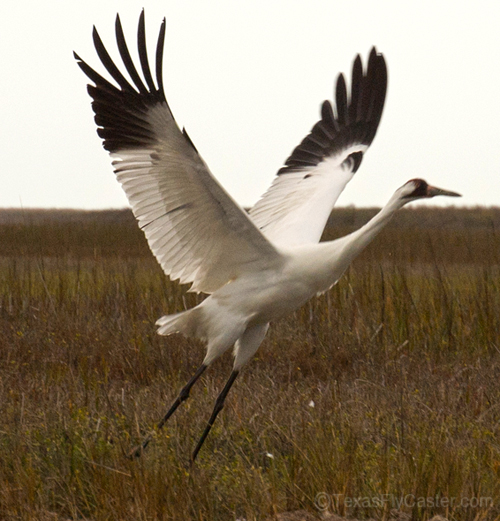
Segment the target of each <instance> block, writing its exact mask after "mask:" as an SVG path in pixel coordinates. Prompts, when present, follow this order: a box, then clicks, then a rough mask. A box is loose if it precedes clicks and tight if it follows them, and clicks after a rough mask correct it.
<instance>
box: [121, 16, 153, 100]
mask: <svg viewBox="0 0 500 521" xmlns="http://www.w3.org/2000/svg"><path fill="white" fill-rule="evenodd" d="M115 33H116V41H117V43H118V50H119V51H120V56H121V58H122V60H123V63H124V65H125V68H126V69H127V72H128V73H129V75H130V77H131V78H132V81H133V82H134V84H135V86H136V87H137V88H138V89H139V92H140V93H141V94H147V93H148V89H146V86H145V85H144V83H143V81H142V80H141V77H140V76H139V73H138V72H137V69H136V68H135V65H134V62H133V61H132V58H131V56H130V52H129V50H128V47H127V42H126V40H125V35H124V34H123V28H122V24H121V21H120V16H119V15H116V22H115Z"/></svg>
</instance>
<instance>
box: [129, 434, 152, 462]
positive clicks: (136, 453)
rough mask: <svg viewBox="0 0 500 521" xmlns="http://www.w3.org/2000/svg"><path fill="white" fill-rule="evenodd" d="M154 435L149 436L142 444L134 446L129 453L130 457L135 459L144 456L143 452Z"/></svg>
mask: <svg viewBox="0 0 500 521" xmlns="http://www.w3.org/2000/svg"><path fill="white" fill-rule="evenodd" d="M151 438H152V436H151V435H150V436H148V437H147V438H146V439H145V440H144V441H143V442H142V443H141V444H139V445H137V446H136V447H134V448H133V449H132V450H131V451H130V452H129V453H128V454H127V458H128V459H132V460H133V459H135V458H139V457H140V456H142V453H143V452H144V451H145V450H146V447H147V446H148V444H149V442H150V441H151Z"/></svg>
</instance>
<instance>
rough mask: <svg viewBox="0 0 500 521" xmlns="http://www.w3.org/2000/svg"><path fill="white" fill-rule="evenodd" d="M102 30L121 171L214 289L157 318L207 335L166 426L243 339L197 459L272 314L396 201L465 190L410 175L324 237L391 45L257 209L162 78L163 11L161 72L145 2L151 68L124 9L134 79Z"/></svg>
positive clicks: (374, 106)
mask: <svg viewBox="0 0 500 521" xmlns="http://www.w3.org/2000/svg"><path fill="white" fill-rule="evenodd" d="M93 37H94V44H95V47H96V50H97V53H98V55H99V58H100V59H101V61H102V63H103V64H104V66H105V67H106V69H107V71H108V72H109V74H110V75H111V77H112V78H113V79H114V80H115V82H116V84H117V85H118V87H116V86H114V85H113V84H112V83H110V82H109V81H107V80H106V79H104V78H103V77H102V76H100V75H99V74H98V73H96V72H95V71H94V70H93V69H92V68H90V67H89V66H88V65H87V64H86V63H85V62H84V61H83V60H81V59H80V58H79V57H78V56H77V55H76V54H75V57H76V59H77V60H78V64H79V65H80V67H81V68H82V70H83V71H84V72H85V74H87V76H88V77H89V78H90V80H91V81H92V82H93V83H94V85H89V86H88V90H89V94H90V95H91V97H92V98H93V102H92V107H93V109H94V112H95V121H96V123H97V125H98V133H99V135H100V136H101V137H102V138H103V140H104V143H103V144H104V148H105V149H106V150H108V151H109V152H110V155H111V157H112V160H113V163H112V164H113V167H114V171H115V173H116V176H117V179H118V181H119V182H120V183H121V185H122V187H123V189H124V190H125V193H126V194H127V197H128V200H129V202H130V205H131V206H132V210H133V212H134V215H135V217H136V218H137V220H138V223H139V226H140V227H141V228H142V230H143V231H144V233H145V235H146V238H147V240H148V244H149V246H150V248H151V251H152V252H153V254H154V255H155V257H156V258H157V259H158V262H159V263H160V265H161V266H162V268H163V270H164V272H165V274H166V275H168V276H169V277H170V278H171V279H173V280H175V279H178V280H179V281H180V282H181V283H191V284H192V285H191V291H197V292H203V293H207V294H208V295H209V296H208V297H207V298H206V299H205V300H204V301H203V302H202V303H201V304H199V305H198V306H196V307H194V308H192V309H189V310H187V311H183V312H180V313H177V314H174V315H166V316H164V317H162V318H160V319H159V320H158V322H157V325H158V326H159V327H158V332H159V333H160V334H162V335H169V334H172V333H177V332H180V333H183V334H184V335H186V336H190V337H197V338H200V339H202V340H205V341H206V342H207V353H206V357H205V359H204V360H203V363H202V364H201V366H200V367H199V369H198V371H197V372H196V374H195V375H194V376H193V377H192V378H191V380H190V381H189V382H188V383H187V385H186V386H185V387H184V388H183V389H182V390H181V392H180V394H179V396H178V398H177V399H176V400H175V402H174V403H173V405H172V406H171V407H170V409H169V410H168V412H167V413H166V414H165V416H164V417H163V419H162V420H161V421H160V423H159V424H158V428H161V427H162V426H163V425H164V423H165V422H166V421H167V420H168V418H169V417H170V416H171V415H172V414H173V412H174V411H175V410H176V409H177V407H178V406H179V405H180V403H182V401H184V400H185V399H186V398H187V397H188V395H189V391H190V389H191V387H192V385H193V384H194V383H195V382H196V380H197V379H198V378H199V376H200V375H201V374H202V373H203V372H204V371H205V369H206V368H207V367H208V366H209V365H210V364H211V363H212V362H213V361H214V360H215V359H216V358H218V357H219V356H220V355H222V354H223V353H224V352H225V351H227V350H228V349H230V348H232V347H233V346H234V367H233V371H232V373H231V376H230V378H229V380H228V382H227V384H226V386H225V387H224V389H223V390H222V392H221V393H220V395H219V398H218V399H217V402H216V404H215V407H214V411H213V413H212V416H211V417H210V420H209V422H208V425H207V428H206V429H205V432H204V433H203V435H202V436H201V438H200V441H199V443H198V445H197V447H196V448H195V450H194V452H193V455H192V460H193V461H194V459H195V458H196V455H197V454H198V451H199V450H200V448H201V446H202V444H203V442H204V440H205V438H206V436H207V435H208V432H209V431H210V428H211V426H212V424H213V422H214V421H215V418H216V416H217V414H218V413H219V411H220V410H221V409H222V407H223V404H224V400H225V397H226V395H227V393H228V391H229V389H230V387H231V385H232V384H233V382H234V380H235V379H236V377H237V375H238V373H239V371H240V370H241V368H242V367H243V366H244V365H245V364H246V363H247V362H248V361H249V360H250V359H251V358H252V356H253V355H254V354H255V352H256V350H257V349H258V347H259V345H260V344H261V342H262V340H263V339H264V337H265V335H266V332H267V330H268V328H269V323H270V322H271V321H274V320H277V319H279V318H281V317H283V316H284V315H286V314H288V313H290V312H292V311H293V310H295V309H297V308H298V307H299V306H301V305H302V304H304V303H305V302H306V301H307V300H308V299H310V298H311V297H313V296H314V295H316V294H318V293H322V292H324V291H326V290H328V289H329V288H330V287H331V286H332V285H334V284H335V283H336V282H337V281H338V279H339V278H340V277H341V276H342V274H343V273H344V271H345V269H346V268H347V267H348V266H349V264H350V262H351V261H352V259H353V258H354V257H355V256H356V255H357V254H358V253H359V252H360V251H361V250H362V249H363V248H364V247H365V246H366V245H367V244H368V243H369V242H370V241H371V240H372V239H373V237H374V236H375V235H376V234H377V233H378V232H379V231H380V229H381V228H382V227H383V226H384V225H385V224H386V223H387V221H388V220H389V219H390V217H391V216H392V215H393V213H394V212H395V211H396V210H397V209H398V208H401V207H402V206H403V205H405V204H406V203H408V202H410V201H413V200H416V199H420V198H428V197H433V196H435V195H450V196H457V195H458V194H456V193H454V192H449V191H445V190H441V189H438V188H434V187H431V186H429V185H428V184H427V183H426V182H425V181H423V180H421V179H413V180H411V181H409V182H407V183H406V184H405V185H403V186H402V187H401V188H399V189H398V190H397V191H396V193H395V194H394V196H393V197H392V198H391V199H390V201H389V202H388V204H387V205H386V206H385V207H384V208H383V209H382V210H381V211H380V212H379V213H378V214H377V215H376V216H375V217H374V218H373V219H372V220H371V221H370V222H368V223H367V224H366V225H365V226H363V227H362V228H360V229H359V230H358V231H356V232H354V233H352V234H350V235H348V236H346V237H343V238H341V239H337V240H335V241H332V242H324V243H319V240H320V238H321V235H322V233H323V229H324V227H325V224H326V222H327V219H328V217H329V215H330V212H331V210H332V207H333V205H334V204H335V202H336V201H337V198H338V197H339V195H340V194H341V193H342V190H343V189H344V187H345V186H346V185H347V183H348V182H349V181H350V180H351V179H352V177H353V175H354V173H355V172H356V171H357V169H358V168H359V166H360V163H361V160H362V158H363V154H364V153H365V152H366V150H367V148H368V147H369V145H370V144H371V142H372V140H373V138H374V136H375V133H376V131H377V128H378V124H379V121H380V118H381V115H382V110H383V106H384V101H385V94H386V88H387V70H386V65H385V60H384V58H383V56H382V55H380V54H377V52H376V51H375V49H372V51H371V53H370V57H369V60H368V66H367V68H366V69H365V70H363V67H362V63H361V59H360V57H359V56H357V58H356V59H355V61H354V65H353V71H352V81H351V91H350V93H349V95H348V94H347V89H346V84H345V80H344V77H343V76H342V75H340V76H339V78H338V80H337V85H336V90H335V96H336V103H335V106H333V105H332V104H331V103H330V102H329V101H326V102H324V103H323V105H322V109H321V119H320V120H319V121H318V122H317V123H316V125H314V127H313V128H312V130H311V132H310V133H309V134H308V135H307V136H306V137H305V138H304V140H303V141H302V142H301V143H300V144H299V145H298V146H297V147H296V148H295V150H294V151H293V153H292V154H291V155H290V157H289V158H288V159H287V161H286V163H285V166H284V167H283V168H282V169H280V171H279V172H278V175H277V176H276V178H275V179H274V181H273V183H272V185H271V186H270V188H269V190H268V191H267V192H266V193H265V194H264V195H263V196H262V198H261V199H260V200H259V201H258V202H257V204H256V205H255V206H254V207H253V208H252V209H251V210H250V214H248V213H247V212H245V211H244V210H243V209H242V208H241V207H240V206H239V205H238V204H237V203H236V202H235V201H234V200H233V199H232V198H231V197H230V196H229V194H228V193H227V192H226V191H225V190H224V189H223V188H222V187H221V185H220V184H219V183H218V182H217V180H216V179H215V178H214V177H213V176H212V174H211V173H210V171H209V169H208V167H207V165H206V164H205V162H204V161H203V160H202V158H201V157H200V155H199V154H198V152H197V151H196V149H195V147H194V145H193V143H192V142H191V140H190V139H189V137H188V135H187V133H186V132H185V130H183V131H181V130H180V129H179V128H178V126H177V124H176V122H175V120H174V117H173V115H172V113H171V111H170V108H169V106H168V103H167V101H166V98H165V94H164V90H163V80H162V58H163V45H164V39H165V20H164V21H163V23H162V26H161V29H160V34H159V38H158V45H157V49H156V84H155V81H154V80H153V76H152V74H151V70H150V67H149V63H148V55H147V50H146V38H145V24H144V12H143V13H142V14H141V17H140V20H139V29H138V51H139V59H140V64H141V71H142V75H143V79H142V78H141V77H140V75H139V73H138V71H137V69H136V68H135V65H134V63H133V60H132V58H131V57H130V54H129V51H128V48H127V45H126V42H125V38H124V35H123V31H122V27H121V24H120V20H119V18H118V17H117V19H116V37H117V43H118V48H119V51H120V56H121V58H122V60H123V64H124V66H125V69H126V71H127V72H128V75H129V77H130V78H131V80H132V82H130V81H129V80H127V79H126V78H125V77H124V76H123V74H122V73H121V72H120V71H119V69H118V68H117V67H116V65H115V64H114V63H113V61H112V60H111V58H110V56H109V54H108V53H107V51H106V49H105V47H104V45H103V44H102V42H101V40H100V38H99V35H98V34H97V31H96V30H95V28H94V33H93ZM150 440H151V435H149V436H148V437H146V439H145V440H144V441H143V443H142V444H141V445H140V446H139V447H138V448H137V449H135V450H134V451H133V454H134V455H137V454H140V452H141V451H142V449H144V448H145V447H146V446H147V444H148V443H149V441H150Z"/></svg>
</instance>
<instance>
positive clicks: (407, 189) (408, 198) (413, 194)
mask: <svg viewBox="0 0 500 521" xmlns="http://www.w3.org/2000/svg"><path fill="white" fill-rule="evenodd" d="M398 195H399V197H398V198H399V199H400V200H401V202H402V203H403V204H406V203H410V202H412V201H417V200H418V199H430V198H431V197H435V196H436V195H448V196H450V197H462V196H461V195H460V194H457V192H451V191H450V190H443V189H442V188H436V187H435V186H431V185H430V184H428V183H427V181H424V180H423V179H410V180H409V181H408V182H407V183H405V184H404V185H403V186H402V187H401V188H400V189H399V190H398Z"/></svg>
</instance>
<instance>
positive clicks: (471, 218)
mask: <svg viewBox="0 0 500 521" xmlns="http://www.w3.org/2000/svg"><path fill="white" fill-rule="evenodd" d="M379 210H380V208H356V207H355V206H348V207H343V208H335V209H334V210H333V211H332V213H331V215H330V218H329V220H328V224H327V226H328V227H336V226H340V227H352V228H359V227H360V226H362V225H363V224H364V223H366V222H367V221H368V220H370V219H371V218H372V217H373V216H374V215H375V214H376V213H377V212H378V211H379ZM57 222H60V223H82V224H87V223H90V222H101V223H106V224H113V223H115V224H130V223H133V222H134V216H133V215H132V212H131V210H130V209H128V208H123V209H119V210H115V209H113V210H68V209H62V210H60V209H17V208H6V209H0V226H1V225H5V224H24V225H27V224H29V225H39V224H47V223H57ZM435 226H437V227H439V228H443V227H447V228H449V227H451V228H455V227H459V228H462V227H466V228H471V227H472V228H490V229H491V228H497V227H499V226H500V206H498V207H496V206H493V207H483V206H476V207H471V208H457V207H454V206H452V207H447V208H433V207H430V206H416V207H409V208H403V209H402V210H400V211H399V212H398V213H397V214H396V215H395V217H394V218H393V219H392V221H391V222H390V223H389V227H393V228H415V227H424V228H433V227H435Z"/></svg>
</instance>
